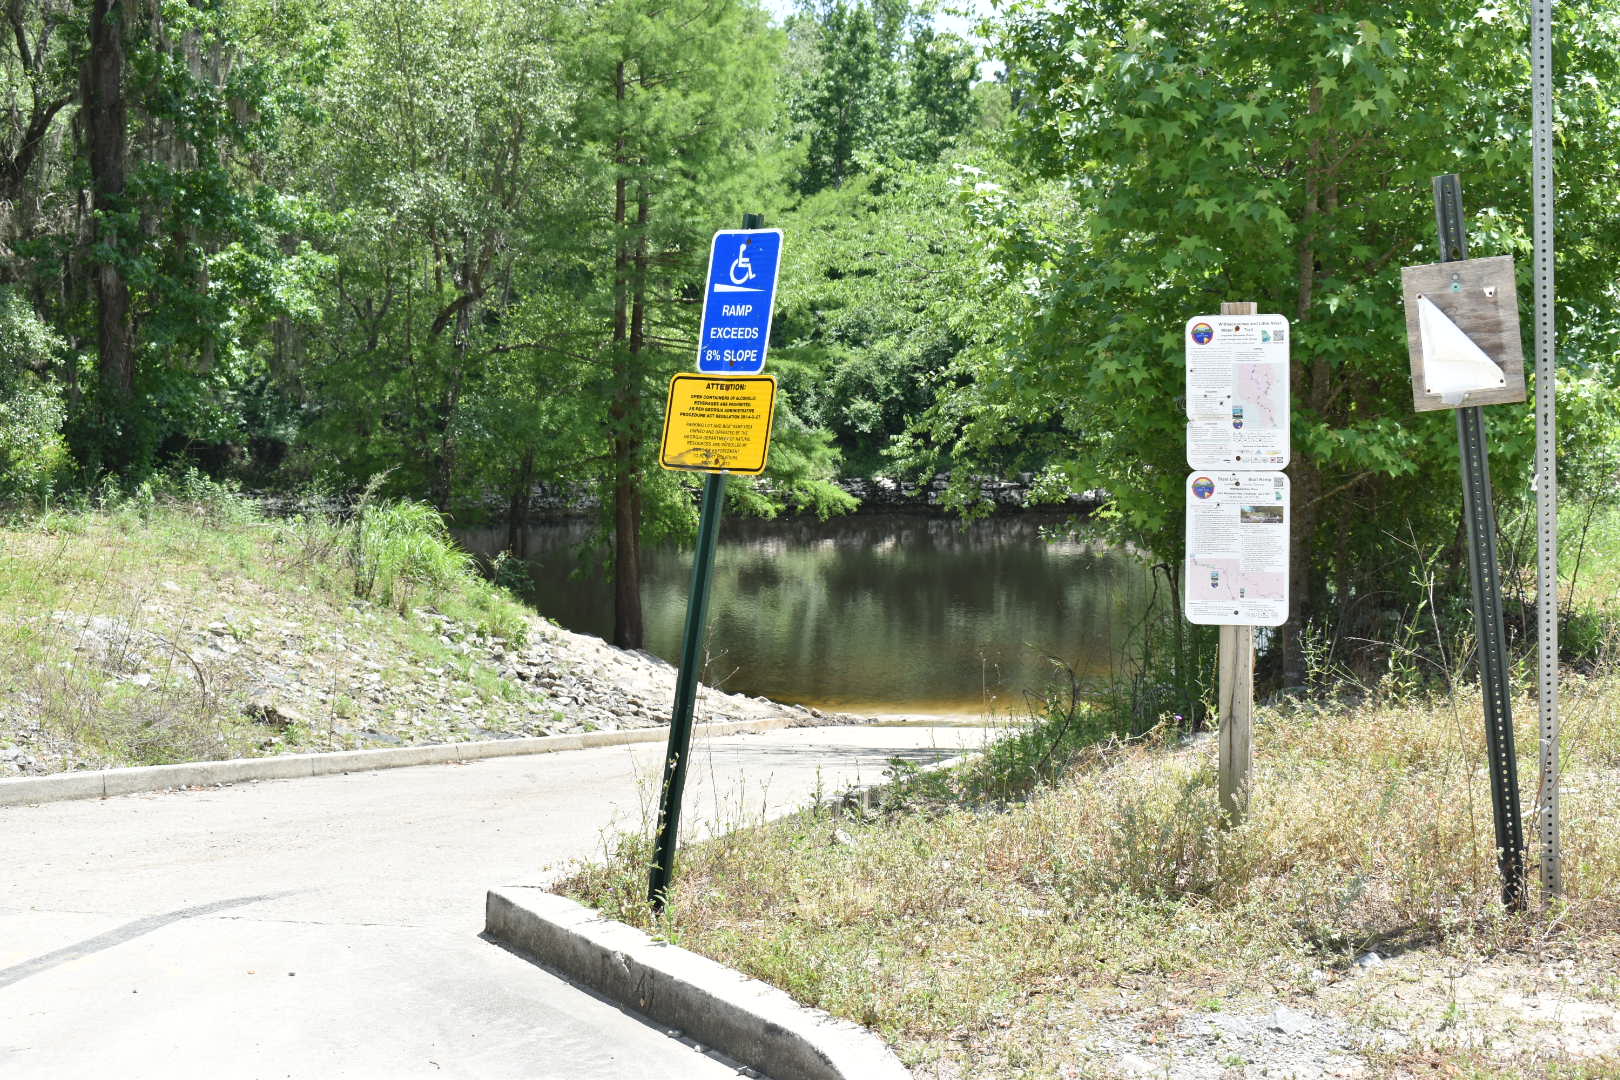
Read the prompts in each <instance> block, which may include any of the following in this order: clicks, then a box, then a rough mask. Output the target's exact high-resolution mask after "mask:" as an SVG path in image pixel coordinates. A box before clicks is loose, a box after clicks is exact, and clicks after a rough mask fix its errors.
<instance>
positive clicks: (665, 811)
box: [647, 214, 765, 911]
mask: <svg viewBox="0 0 1620 1080" xmlns="http://www.w3.org/2000/svg"><path fill="white" fill-rule="evenodd" d="M742 227H743V228H745V229H761V228H764V227H765V219H764V218H763V217H762V216H761V215H759V214H744V215H743V226H742ZM725 497H726V476H725V474H724V473H709V474H708V476H707V477H705V478H704V482H703V509H702V513H701V516H700V517H699V519H698V537H697V551H696V552H695V553H694V554H693V556H692V591H691V594H690V595H689V596H688V598H687V601H686V625H685V627H684V628H683V629H682V631H681V664H680V668H679V670H678V672H677V674H676V678H675V708H674V711H673V712H672V713H671V714H670V720H669V748H668V749H667V750H666V751H665V753H664V778H663V783H662V784H661V785H660V788H659V791H660V797H659V800H658V828H657V831H656V832H655V833H654V834H653V861H652V868H651V870H650V871H649V873H648V875H647V903H648V904H650V905H651V906H652V909H653V910H654V911H662V910H663V909H664V901H665V899H666V894H667V892H668V890H669V883H670V878H671V876H672V875H673V874H674V871H675V848H676V845H677V844H678V843H679V840H680V833H681V795H682V793H683V792H684V791H685V790H686V769H687V765H688V764H690V758H691V751H692V712H693V707H694V706H695V705H696V703H697V688H698V682H699V677H700V676H701V675H702V674H703V639H704V632H705V630H706V629H707V627H708V620H709V587H710V585H711V584H713V579H714V549H715V545H716V542H717V541H718V540H719V537H720V515H721V513H722V512H723V511H724V509H725Z"/></svg>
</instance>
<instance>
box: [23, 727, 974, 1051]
mask: <svg viewBox="0 0 1620 1080" xmlns="http://www.w3.org/2000/svg"><path fill="white" fill-rule="evenodd" d="M981 739H982V729H976V728H967V727H959V726H939V727H933V726H906V727H892V726H883V727H845V728H800V729H792V730H786V731H779V732H773V733H770V734H764V735H743V736H731V737H728V738H723V739H713V740H706V741H703V742H701V743H700V744H699V745H698V746H697V747H696V748H695V754H694V757H693V763H692V772H691V775H690V777H689V779H688V790H687V802H686V809H685V811H684V813H685V815H686V817H685V821H686V823H687V825H686V836H687V837H688V838H690V837H693V836H695V835H698V834H701V833H703V832H706V831H710V830H713V829H716V828H724V827H728V826H729V825H731V824H734V823H736V822H738V821H739V820H746V819H749V818H754V819H757V818H758V817H759V815H761V814H762V813H763V814H771V815H775V814H778V813H782V812H784V811H785V810H787V809H790V808H792V807H795V806H798V805H802V804H803V803H804V802H805V801H807V800H808V799H809V798H810V797H811V796H812V794H814V793H815V792H816V791H817V790H822V791H827V792H831V791H833V790H837V789H839V788H842V787H844V786H847V785H848V784H850V783H857V782H869V781H873V780H877V779H881V776H882V772H883V768H884V766H885V763H886V762H887V760H888V759H889V758H891V757H894V756H904V757H908V758H911V759H914V760H918V761H926V760H931V759H934V758H937V757H942V756H945V755H946V754H948V753H951V752H954V748H956V747H959V746H976V745H978V743H979V742H980V740H981ZM661 754H662V745H661V744H651V743H649V744H641V745H637V746H627V747H613V748H604V749H598V750H581V751H573V752H569V753H563V754H550V755H545V756H539V757H519V758H496V759H489V760H485V761H480V762H474V763H469V764H465V765H439V766H424V767H420V768H411V769H395V770H390V771H386V772H373V773H354V774H350V775H344V776H330V777H319V778H315V779H306V780H285V781H266V782H260V783H255V784H244V785H238V786H235V787H228V788H216V789H208V790H203V791H185V792H161V793H153V794H146V795H129V796H124V797H121V798H115V799H104V800H97V801H86V802H66V803H54V804H49V805H45V806H25V807H5V808H0V1076H4V1077H6V1078H7V1080H22V1078H25V1077H48V1078H52V1080H55V1078H65V1077H79V1076H118V1077H130V1078H134V1077H147V1076H152V1077H158V1076H161V1077H164V1078H166V1080H172V1078H175V1077H191V1076H208V1077H219V1078H234V1077H284V1076H285V1077H319V1078H322V1080H326V1078H338V1077H379V1078H393V1077H416V1076H434V1077H449V1076H464V1077H480V1078H490V1080H497V1078H503V1077H513V1078H524V1080H541V1078H545V1080H598V1078H602V1080H606V1078H612V1080H685V1078H688V1077H690V1078H693V1080H705V1078H711V1077H735V1076H736V1069H735V1066H733V1065H731V1064H728V1063H726V1062H724V1061H722V1060H720V1059H718V1058H717V1057H715V1056H713V1055H710V1054H706V1053H703V1052H701V1051H700V1050H698V1049H695V1048H693V1047H691V1046H690V1045H689V1044H686V1043H683V1042H681V1041H678V1040H675V1039H671V1038H669V1037H668V1036H667V1034H666V1033H664V1032H661V1031H660V1030H658V1029H656V1028H654V1027H652V1026H649V1025H646V1024H644V1023H642V1022H640V1021H639V1020H637V1019H635V1018H633V1017H631V1016H628V1015H626V1014H624V1013H622V1012H620V1011H619V1010H617V1009H615V1008H614V1007H613V1006H611V1005H609V1004H607V1003H606V1002H603V1001H601V1000H599V999H596V998H593V997H592V996H590V995H589V994H586V993H585V992H583V991H581V990H578V989H576V988H574V987H572V986H570V985H569V984H567V983H565V982H563V981H561V980H559V979H557V978H556V977H554V976H552V975H551V974H549V973H548V972H546V971H543V970H542V969H540V968H538V967H536V966H534V965H533V964H530V963H528V962H527V961H525V960H524V959H522V958H521V957H519V956H516V955H513V954H511V953H509V952H507V951H505V950H504V949H502V948H501V947H500V946H498V945H495V944H493V943H491V942H487V941H485V940H483V939H481V938H480V937H479V936H478V935H479V932H480V931H481V930H482V928H483V903H484V892H485V890H486V889H488V888H490V887H492V886H499V885H537V884H545V883H547V882H549V881H552V880H555V879H556V877H557V876H558V875H559V874H561V873H562V872H563V871H565V870H566V868H567V866H568V865H570V864H571V863H572V862H573V861H575V860H578V859H584V858H590V857H592V856H593V855H596V854H598V853H599V852H600V851H601V850H602V846H603V842H604V839H605V838H606V837H609V836H611V835H613V834H614V832H616V831H618V830H623V829H626V828H633V827H636V826H637V825H638V824H639V823H640V822H641V820H642V818H643V815H644V814H645V813H647V812H649V811H650V807H651V806H652V803H653V801H654V799H655V795H656V786H657V782H658V774H657V770H658V767H659V758H660V757H661Z"/></svg>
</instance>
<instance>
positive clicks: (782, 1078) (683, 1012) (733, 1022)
mask: <svg viewBox="0 0 1620 1080" xmlns="http://www.w3.org/2000/svg"><path fill="white" fill-rule="evenodd" d="M484 929H485V932H486V933H487V934H489V936H491V937H493V938H495V939H496V940H498V941H500V942H502V943H504V944H506V945H508V946H510V947H512V948H514V949H516V950H518V951H519V952H524V953H528V954H529V955H531V956H533V957H534V958H535V959H537V960H539V961H540V962H541V963H543V964H545V965H546V966H547V967H550V968H553V969H555V970H556V971H558V972H560V973H562V974H563V975H566V976H567V977H568V978H570V979H572V980H574V981H576V982H579V983H582V984H584V985H585V986H587V987H589V988H590V989H592V990H594V991H596V992H597V993H599V994H602V995H603V996H605V997H607V998H608V999H609V1000H611V1001H614V1002H616V1003H618V1004H620V1005H622V1006H623V1007H624V1008H627V1009H631V1010H633V1011H635V1012H639V1013H641V1014H642V1015H644V1016H647V1017H649V1018H650V1019H652V1020H654V1021H656V1022H658V1023H660V1024H666V1025H668V1026H670V1027H674V1028H679V1029H680V1030H681V1031H682V1032H684V1033H685V1034H686V1035H687V1036H689V1037H690V1038H692V1039H695V1040H697V1041H698V1042H700V1043H703V1044H705V1045H708V1046H712V1047H714V1048H715V1049H717V1050H719V1051H720V1052H721V1053H723V1054H725V1055H727V1056H728V1057H731V1058H733V1059H734V1060H736V1061H739V1062H741V1063H742V1064H744V1065H747V1066H748V1067H749V1068H752V1069H756V1070H758V1071H759V1072H762V1073H764V1074H765V1075H766V1076H769V1077H771V1078H772V1080H911V1073H910V1072H909V1071H908V1070H907V1069H906V1067H905V1066H904V1065H902V1064H901V1063H900V1059H899V1058H897V1057H895V1056H894V1052H893V1051H891V1050H890V1049H889V1048H888V1047H887V1046H885V1045H884V1044H883V1042H882V1040H880V1039H879V1038H878V1037H877V1036H876V1035H874V1034H872V1033H871V1032H870V1031H867V1030H866V1029H865V1028H863V1027H860V1026H858V1025H856V1024H852V1023H850V1022H849V1021H847V1020H838V1019H836V1018H834V1017H832V1016H829V1015H827V1014H826V1013H824V1012H821V1011H820V1010H819V1009H810V1008H807V1007H806V1006H803V1005H800V1004H799V1003H798V1002H796V1001H794V1000H793V999H792V998H791V997H789V996H788V995H787V994H786V993H784V992H782V991H781V990H778V989H776V988H775V987H774V986H767V985H766V984H765V983H762V982H760V981H759V980H757V979H750V978H748V977H747V976H746V975H743V974H742V973H741V972H738V971H734V970H732V969H731V968H728V967H726V966H725V965H723V964H719V963H716V962H715V961H713V960H710V959H709V958H708V957H705V956H699V955H698V954H697V953H694V952H689V951H688V950H686V949H682V948H680V947H679V946H675V945H666V944H660V943H658V942H655V941H654V940H653V939H652V938H650V937H648V936H647V935H646V934H644V933H642V932H641V931H640V930H637V929H635V928H633V927H630V926H626V925H625V924H624V923H620V922H614V921H613V920H611V919H604V918H602V917H601V916H599V915H597V914H596V913H595V912H594V911H591V910H590V909H589V908H586V907H582V906H580V905H579V904H576V903H575V902H574V901H572V900H569V899H568V898H567V897H562V896H557V895H555V894H553V893H549V892H546V891H545V890H544V889H536V888H507V889H499V890H496V889H491V890H490V892H489V896H488V899H487V901H486V903H485V924H484Z"/></svg>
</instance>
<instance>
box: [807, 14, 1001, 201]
mask: <svg viewBox="0 0 1620 1080" xmlns="http://www.w3.org/2000/svg"><path fill="white" fill-rule="evenodd" d="M788 31H789V33H790V35H792V36H793V37H794V39H795V40H796V41H799V42H802V43H804V48H805V51H806V52H807V53H808V54H809V56H810V59H809V61H808V62H807V63H806V64H805V65H804V68H803V70H798V71H794V72H792V73H791V79H792V81H793V86H792V90H791V91H790V105H789V109H790V113H791V115H792V118H793V122H794V125H795V128H796V131H797V132H798V133H799V134H800V137H801V138H802V139H803V140H804V144H805V155H806V160H805V163H804V166H803V169H802V171H801V174H800V176H799V178H798V187H799V189H800V190H801V191H803V192H804V193H805V194H807V195H813V194H815V193H816V192H818V191H823V190H825V189H827V188H838V187H842V186H843V185H844V183H845V182H847V181H849V180H850V179H852V178H854V177H856V176H858V175H860V174H861V173H862V172H865V171H866V170H867V169H868V168H870V167H871V166H872V165H873V164H874V163H877V162H882V161H886V160H902V161H913V162H932V161H935V160H937V159H938V158H939V156H940V153H941V151H943V150H944V149H945V148H946V146H948V145H949V144H950V142H951V141H952V140H953V139H954V138H955V137H957V136H958V135H960V134H962V133H963V132H964V131H966V130H967V129H968V128H969V127H970V126H971V125H972V123H973V122H974V120H975V118H976V116H977V107H976V102H975V100H974V97H973V94H972V91H971V89H970V85H971V83H972V79H973V60H974V56H973V50H972V48H971V47H970V46H969V45H968V44H967V43H966V42H965V41H963V40H962V39H961V38H960V37H958V36H956V35H955V34H949V33H942V32H940V31H937V30H936V29H934V27H933V26H932V25H931V22H930V17H929V16H928V15H927V14H926V13H924V12H923V11H922V10H920V9H913V8H910V7H909V6H908V5H907V4H906V3H905V2H904V0H899V2H896V0H853V2H850V0H835V2H833V3H829V4H826V5H824V6H822V7H819V8H809V7H807V8H806V9H805V10H803V11H801V12H800V13H799V14H798V15H796V16H795V17H794V18H793V19H791V20H790V21H789V25H788Z"/></svg>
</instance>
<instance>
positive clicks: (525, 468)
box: [506, 446, 534, 559]
mask: <svg viewBox="0 0 1620 1080" xmlns="http://www.w3.org/2000/svg"><path fill="white" fill-rule="evenodd" d="M533 490H534V447H532V446H531V447H530V448H529V449H527V450H525V451H524V452H523V463H522V464H521V465H519V466H518V475H517V481H516V482H515V483H514V484H513V485H512V499H511V501H510V502H509V503H507V506H506V550H507V552H508V553H509V554H510V555H511V556H512V557H513V558H515V559H526V558H528V557H529V497H530V493H531V492H533Z"/></svg>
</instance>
